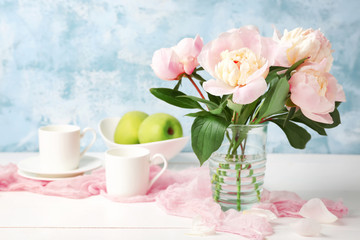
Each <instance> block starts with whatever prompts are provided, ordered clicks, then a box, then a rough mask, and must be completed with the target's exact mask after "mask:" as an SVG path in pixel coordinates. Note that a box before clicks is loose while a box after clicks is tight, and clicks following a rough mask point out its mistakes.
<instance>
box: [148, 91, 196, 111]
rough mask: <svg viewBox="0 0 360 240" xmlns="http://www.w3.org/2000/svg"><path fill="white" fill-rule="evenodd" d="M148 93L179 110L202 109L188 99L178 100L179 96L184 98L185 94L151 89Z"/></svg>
mask: <svg viewBox="0 0 360 240" xmlns="http://www.w3.org/2000/svg"><path fill="white" fill-rule="evenodd" d="M150 92H151V93H152V94H153V95H154V96H155V97H157V98H159V99H161V100H163V101H164V102H167V103H169V104H171V105H174V106H177V107H181V108H190V109H192V108H199V109H203V108H202V107H201V105H200V104H199V103H198V102H196V101H194V100H192V99H190V98H182V99H180V98H178V97H179V96H186V95H185V93H183V92H180V91H177V90H174V89H170V88H151V89H150Z"/></svg>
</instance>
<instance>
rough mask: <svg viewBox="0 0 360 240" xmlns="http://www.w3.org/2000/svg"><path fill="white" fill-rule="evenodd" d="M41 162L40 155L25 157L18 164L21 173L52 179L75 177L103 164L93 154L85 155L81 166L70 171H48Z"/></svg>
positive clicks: (81, 160)
mask: <svg viewBox="0 0 360 240" xmlns="http://www.w3.org/2000/svg"><path fill="white" fill-rule="evenodd" d="M39 164H40V160H39V156H35V157H31V158H27V159H24V160H22V161H21V162H19V164H18V168H19V170H20V171H19V172H20V173H19V174H20V175H21V174H22V175H27V176H33V177H41V178H51V179H52V178H66V177H74V176H77V175H80V174H83V173H85V172H88V171H91V170H94V169H96V168H98V167H100V166H101V165H102V161H101V159H99V158H96V157H93V156H84V157H82V158H81V159H80V163H79V167H78V168H77V169H74V170H69V171H48V170H44V169H42V168H41V166H40V165H39Z"/></svg>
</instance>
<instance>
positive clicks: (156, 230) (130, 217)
mask: <svg viewBox="0 0 360 240" xmlns="http://www.w3.org/2000/svg"><path fill="white" fill-rule="evenodd" d="M34 154H35V153H0V164H2V165H5V164H7V163H9V162H13V163H18V162H19V161H20V160H22V159H25V158H27V157H30V156H33V155H34ZM90 154H91V155H95V156H100V157H102V156H103V153H90ZM169 166H170V168H171V169H184V168H187V167H195V166H198V163H197V160H196V158H195V155H194V154H193V153H181V154H180V155H178V156H177V157H175V158H174V159H172V160H170V165H169ZM359 169H360V155H290V154H269V155H268V163H267V170H266V179H265V187H266V188H267V189H269V190H289V191H294V192H296V193H298V194H299V195H300V196H301V197H303V198H305V199H310V198H313V197H325V198H329V199H332V200H338V199H340V198H341V199H343V201H344V204H345V205H346V206H347V207H348V208H349V215H348V216H347V217H345V218H343V219H340V220H338V221H337V222H336V223H335V224H328V225H326V224H323V225H322V235H321V236H320V237H315V238H311V239H341V240H348V239H349V240H352V239H354V240H355V239H360V174H359ZM296 221H297V219H291V218H280V219H278V220H276V224H274V231H275V233H274V234H273V235H272V236H270V237H268V238H267V239H276V240H285V239H286V240H290V239H291V240H297V239H309V238H305V237H301V236H299V235H297V234H296V233H294V231H293V229H292V227H291V224H293V223H294V222H296ZM191 224H192V219H188V218H181V217H175V216H169V215H167V214H166V213H164V212H163V211H162V210H161V209H160V208H159V207H157V206H156V204H155V203H130V204H126V203H117V202H112V201H110V200H108V199H106V198H104V197H102V196H94V197H90V198H86V199H80V200H79V199H67V198H62V197H54V196H44V195H39V194H33V193H29V192H0V239H1V240H3V239H4V240H5V239H6V240H9V239H27V240H32V239H37V240H38V239H51V240H56V239H172V240H178V239H201V237H197V236H191V235H189V234H188V233H189V232H190V231H191ZM204 238H205V239H207V240H209V239H229V240H231V239H245V238H242V237H240V236H238V235H233V234H226V233H217V234H216V235H211V236H207V237H204Z"/></svg>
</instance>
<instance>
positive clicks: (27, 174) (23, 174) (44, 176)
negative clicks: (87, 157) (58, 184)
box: [18, 169, 83, 181]
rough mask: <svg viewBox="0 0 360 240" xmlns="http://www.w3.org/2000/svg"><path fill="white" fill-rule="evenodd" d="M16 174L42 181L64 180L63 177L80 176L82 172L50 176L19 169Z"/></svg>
mask: <svg viewBox="0 0 360 240" xmlns="http://www.w3.org/2000/svg"><path fill="white" fill-rule="evenodd" d="M18 174H19V175H20V176H22V177H26V178H30V179H35V180H43V181H56V180H64V179H69V178H72V177H77V176H81V175H82V174H83V173H80V174H77V175H69V176H67V177H51V176H48V177H47V175H40V174H36V173H29V172H24V171H21V170H20V169H19V170H18Z"/></svg>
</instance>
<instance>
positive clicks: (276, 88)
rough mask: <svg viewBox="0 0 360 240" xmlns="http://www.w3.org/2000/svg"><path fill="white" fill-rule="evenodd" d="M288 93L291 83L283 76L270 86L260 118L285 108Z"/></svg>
mask: <svg viewBox="0 0 360 240" xmlns="http://www.w3.org/2000/svg"><path fill="white" fill-rule="evenodd" d="M288 94H289V83H288V81H287V79H286V78H285V77H282V78H280V79H279V81H277V82H276V83H274V84H272V85H271V86H270V88H269V90H268V92H267V93H266V95H265V96H264V98H265V100H264V103H263V105H262V106H261V109H260V111H259V118H260V119H262V118H265V117H268V116H270V115H272V114H276V113H278V112H280V111H281V110H282V109H283V108H284V105H285V101H286V99H287V97H288Z"/></svg>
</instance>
